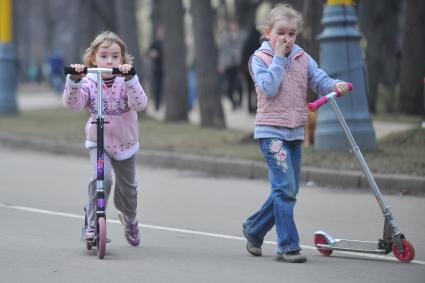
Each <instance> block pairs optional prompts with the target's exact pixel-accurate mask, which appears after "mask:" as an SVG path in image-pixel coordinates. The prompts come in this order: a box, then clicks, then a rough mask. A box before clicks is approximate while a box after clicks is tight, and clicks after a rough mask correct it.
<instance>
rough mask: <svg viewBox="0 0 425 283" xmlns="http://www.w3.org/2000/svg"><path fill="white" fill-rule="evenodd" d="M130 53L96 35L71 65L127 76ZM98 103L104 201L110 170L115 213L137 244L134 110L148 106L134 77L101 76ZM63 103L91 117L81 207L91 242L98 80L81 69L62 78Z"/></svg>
mask: <svg viewBox="0 0 425 283" xmlns="http://www.w3.org/2000/svg"><path fill="white" fill-rule="evenodd" d="M132 63H133V57H132V56H131V55H129V54H128V53H127V51H126V46H125V44H124V42H123V41H122V40H121V38H119V37H118V36H117V35H116V34H114V33H112V32H109V31H107V32H103V33H101V34H99V35H98V36H97V37H96V38H95V39H94V40H93V42H92V43H91V44H90V46H89V48H87V50H86V52H85V54H84V65H81V64H73V65H71V67H73V68H74V69H75V70H76V71H77V72H82V71H83V70H84V68H85V67H98V68H113V67H115V68H119V70H120V71H121V72H122V73H124V74H127V73H128V72H129V71H130V69H131V67H132V66H131V64H132ZM102 79H103V85H102V89H103V93H104V96H103V107H104V115H105V128H104V131H105V132H104V143H105V157H104V168H105V169H104V170H105V173H104V174H105V199H106V200H108V197H109V194H110V191H111V187H112V171H114V173H115V189H114V203H115V206H116V208H117V209H118V210H119V211H120V213H119V215H118V216H119V219H120V220H121V222H122V224H123V225H124V232H125V236H126V238H127V241H128V242H129V243H130V244H131V245H133V246H138V245H139V244H140V235H139V228H138V221H137V215H136V210H137V192H138V189H137V186H138V184H137V182H136V176H135V173H136V153H137V151H138V150H139V124H138V119H137V112H140V111H143V110H144V109H145V108H146V106H147V104H148V97H147V96H146V94H145V92H144V90H143V88H142V86H141V85H140V82H139V78H138V77H137V75H135V76H131V75H124V76H115V75H112V74H104V75H103V76H102ZM63 102H64V105H65V106H66V107H67V108H68V109H70V110H71V111H79V110H82V109H87V110H88V111H89V113H90V117H89V119H88V121H87V123H86V127H85V129H86V142H85V145H86V148H87V149H88V150H89V155H90V159H91V164H92V172H93V174H92V179H91V181H90V182H89V186H88V197H89V200H88V203H87V205H86V207H85V209H86V214H87V222H88V225H87V226H86V227H85V235H84V237H85V240H92V239H93V237H94V234H95V231H94V229H95V228H94V227H95V213H96V180H97V149H96V146H97V142H96V141H97V136H96V123H93V122H95V121H96V114H97V80H96V74H88V75H87V76H86V75H84V74H83V73H81V74H78V75H69V76H68V77H67V78H66V84H65V90H64V95H63Z"/></svg>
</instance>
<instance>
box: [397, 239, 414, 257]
mask: <svg viewBox="0 0 425 283" xmlns="http://www.w3.org/2000/svg"><path fill="white" fill-rule="evenodd" d="M401 241H402V244H403V252H401V251H400V250H399V249H398V247H397V245H396V244H395V243H393V254H394V256H395V257H396V258H397V259H398V260H399V261H402V262H411V261H412V260H413V259H414V258H415V249H414V248H413V246H412V244H411V243H410V242H409V241H408V240H405V239H402V240H401Z"/></svg>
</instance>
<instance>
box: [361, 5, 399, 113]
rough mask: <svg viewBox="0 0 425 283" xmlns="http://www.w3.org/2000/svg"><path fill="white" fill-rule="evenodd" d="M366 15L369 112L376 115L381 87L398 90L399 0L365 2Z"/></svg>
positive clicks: (364, 16)
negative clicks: (380, 85) (382, 85)
mask: <svg viewBox="0 0 425 283" xmlns="http://www.w3.org/2000/svg"><path fill="white" fill-rule="evenodd" d="M363 5H364V7H363V9H361V12H362V13H363V12H364V13H365V15H362V16H361V17H360V18H361V19H363V20H364V23H362V25H361V26H363V32H364V33H365V36H366V39H367V48H366V63H367V69H368V80H369V81H368V85H369V96H368V102H369V110H370V111H371V112H372V113H375V112H376V107H377V105H376V104H377V100H378V93H379V88H378V86H379V84H380V83H385V85H386V87H387V88H392V89H394V88H395V86H396V84H397V74H398V71H399V63H398V62H399V58H398V45H397V35H398V34H399V32H397V30H398V11H399V8H400V4H399V0H389V1H374V0H364V2H363Z"/></svg>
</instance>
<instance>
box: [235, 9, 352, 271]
mask: <svg viewBox="0 0 425 283" xmlns="http://www.w3.org/2000/svg"><path fill="white" fill-rule="evenodd" d="M302 22H303V20H302V15H301V14H300V13H299V12H298V11H296V10H294V9H293V8H292V7H291V6H289V5H287V4H280V5H277V6H276V7H275V8H274V9H272V10H271V11H270V13H269V14H268V17H267V23H266V26H265V27H264V38H265V39H266V41H264V42H263V43H262V45H261V47H260V48H259V49H258V50H257V51H256V52H255V53H254V54H253V56H252V57H251V60H250V63H249V66H250V71H251V74H252V78H253V80H254V82H255V87H256V91H257V99H258V102H257V114H256V120H255V130H254V139H257V140H258V141H259V145H260V148H261V151H262V153H263V156H264V159H265V160H266V162H267V166H268V172H269V182H270V184H271V192H270V196H269V197H268V198H267V200H266V201H265V203H264V204H263V206H262V207H261V208H260V210H259V211H257V212H256V213H254V214H253V215H252V216H250V217H249V218H248V219H246V220H245V221H244V222H243V224H242V227H243V233H244V236H245V238H246V239H247V246H246V248H247V250H248V252H249V253H250V254H252V255H254V256H261V255H262V249H261V246H262V244H263V241H264V237H265V235H266V233H267V232H268V231H269V230H270V229H272V227H273V226H274V225H276V232H277V260H279V261H285V262H290V263H303V262H305V261H306V260H307V258H306V257H305V256H304V255H302V254H301V253H300V251H301V247H300V244H299V236H298V231H297V227H296V225H295V220H294V206H295V203H296V200H297V194H298V189H299V178H300V171H301V148H302V140H303V138H304V124H305V123H306V121H307V109H306V95H307V87H309V88H310V89H312V90H313V91H315V92H316V93H318V94H320V95H324V94H327V93H329V92H331V91H333V90H338V91H339V92H340V93H341V94H345V93H347V92H348V91H349V87H348V84H347V83H346V82H343V81H338V80H334V79H331V78H330V77H329V76H328V75H327V74H326V73H325V72H324V71H323V70H321V69H319V68H318V66H317V63H316V62H315V61H314V60H313V59H312V58H311V57H310V56H309V55H308V54H307V53H306V52H304V51H303V49H302V48H301V47H299V46H298V45H296V44H295V40H296V37H297V35H298V34H299V33H300V32H301V29H302Z"/></svg>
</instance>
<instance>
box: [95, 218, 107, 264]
mask: <svg viewBox="0 0 425 283" xmlns="http://www.w3.org/2000/svg"><path fill="white" fill-rule="evenodd" d="M97 221H98V222H97V224H98V229H99V230H98V235H97V239H96V242H97V243H96V249H97V256H98V257H99V259H102V258H103V257H104V256H105V251H106V219H105V217H99V219H98V220H97Z"/></svg>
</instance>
